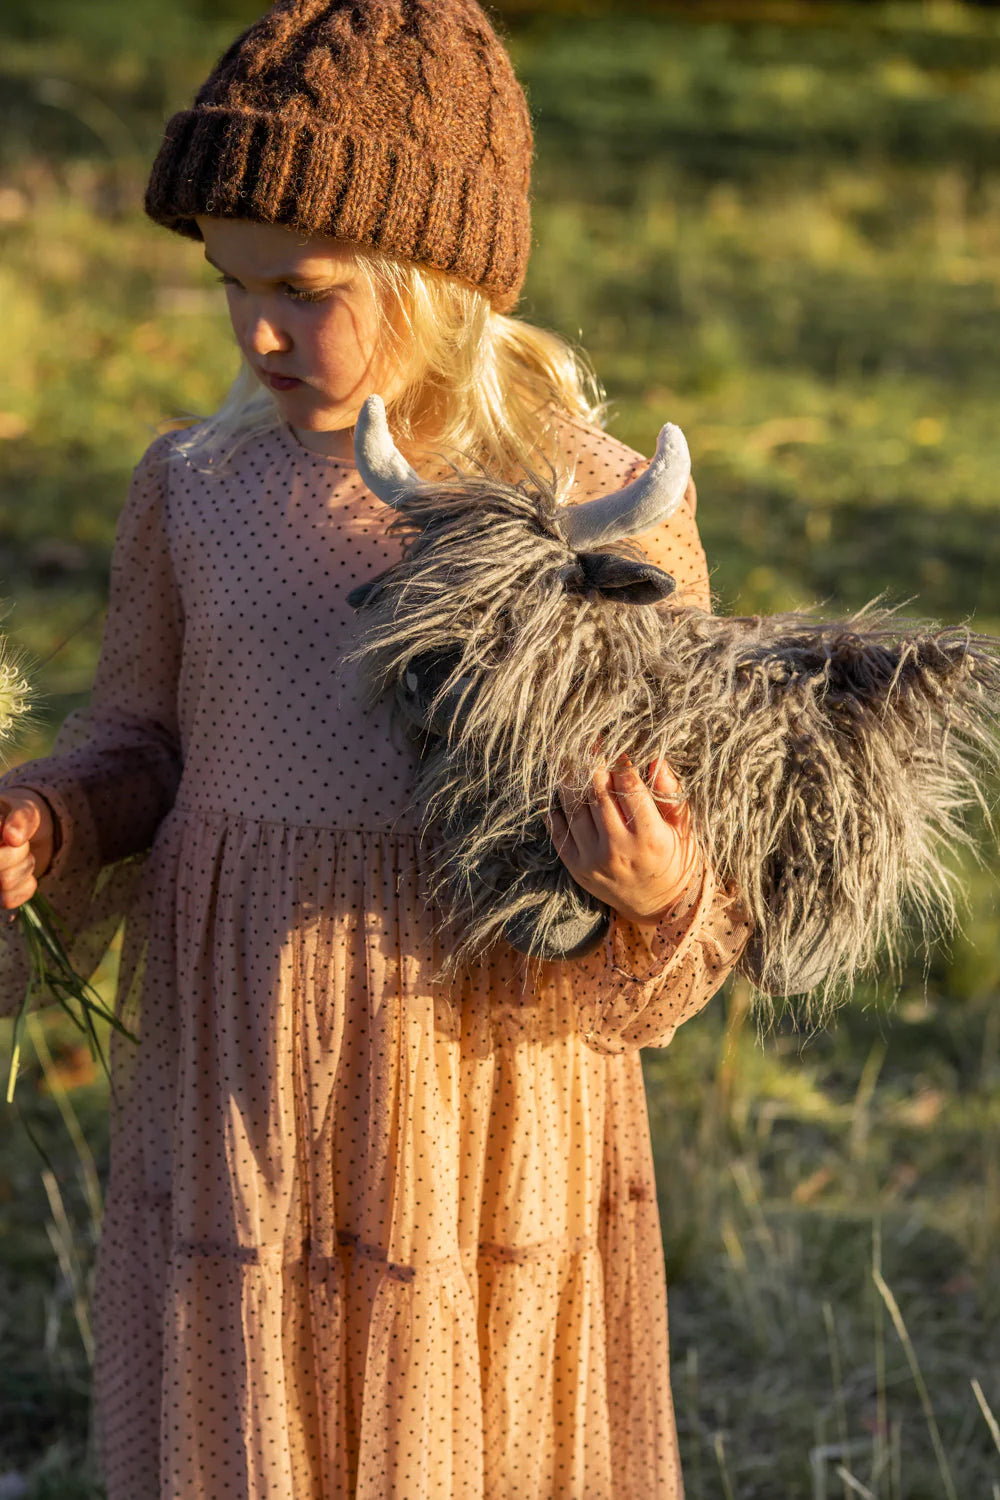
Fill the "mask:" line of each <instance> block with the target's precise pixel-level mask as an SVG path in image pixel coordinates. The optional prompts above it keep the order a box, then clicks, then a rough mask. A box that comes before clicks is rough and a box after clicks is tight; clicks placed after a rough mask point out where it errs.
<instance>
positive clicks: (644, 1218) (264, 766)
mask: <svg viewBox="0 0 1000 1500" xmlns="http://www.w3.org/2000/svg"><path fill="white" fill-rule="evenodd" d="M564 440H565V444H566V447H567V451H568V452H570V453H571V454H573V455H575V457H576V461H577V470H576V473H577V489H576V491H575V494H574V497H573V498H587V497H588V496H589V495H593V494H599V493H604V492H606V491H607V490H608V489H610V488H613V487H616V486H617V485H619V484H621V483H622V482H624V480H625V479H626V478H628V477H629V476H630V474H631V472H632V471H633V469H635V468H636V467H637V465H638V463H639V459H638V455H636V454H635V453H633V452H632V451H631V450H629V449H627V448H625V447H623V446H622V445H621V444H620V443H618V442H616V441H614V440H613V439H611V438H609V437H607V436H606V435H604V434H602V433H599V432H597V431H594V430H592V429H589V428H585V427H582V426H580V425H577V424H575V423H570V422H567V423H566V426H565V437H564ZM387 520H388V512H387V511H386V510H385V509H384V507H383V506H382V505H381V504H380V502H379V501H377V500H376V499H375V497H374V496H372V495H371V494H370V493H369V492H367V491H366V490H365V489H364V488H363V487H362V485H361V483H360V480H359V478H358V475H357V472H356V470H355V469H354V468H353V466H351V465H350V464H346V463H342V462H339V461H335V460H330V459H323V458H321V457H317V456H316V455H313V454H311V453H310V452H308V451H307V450H305V449H304V448H302V447H301V445H299V444H298V443H297V441H296V439H295V437H294V435H293V434H292V433H291V431H290V430H288V429H282V430H281V431H279V432H276V433H272V434H269V435H267V436H266V437H263V438H257V439H254V440H253V441H252V442H250V443H248V444H247V445H245V446H244V447H243V448H242V449H241V450H239V451H238V453H237V454H236V455H235V457H234V458H233V460H232V461H231V463H230V464H229V466H227V467H226V468H225V469H224V470H223V471H222V472H220V473H218V474H212V473H201V472H198V471H196V470H195V469H194V468H192V467H191V465H190V464H189V463H188V462H187V461H186V460H185V459H184V458H183V457H182V456H180V455H179V454H177V453H176V452H174V451H173V450H172V446H171V439H170V438H169V437H166V438H162V439H160V440H158V441H157V442H156V443H154V445H153V446H152V448H151V449H150V450H149V452H148V453H147V455H146V457H145V458H144V459H143V461H142V463H141V464H140V466H139V468H138V470H137V472H136V477H135V480H134V483H133V487H132V491H131V495H130V499H129V503H128V505H127V507H126V510H125V512H124V515H123V518H122V521H121V525H120V528H119V535H118V540H117V543H116V550H115V560H114V565H113V573H112V598H111V607H110V611H109V619H108V626H107V631H106V636H105V641H104V647H103V651H102V656H101V663H100V668H99V672H98V678H97V684H96V687H95V692H94V700H93V706H92V709H91V712H90V715H89V716H88V717H87V718H86V719H85V720H80V721H77V722H76V723H75V724H74V725H71V726H68V727H67V730H66V731H65V732H64V734H63V736H62V737H61V739H60V741H59V743H58V744H57V747H56V751H55V753H54V754H53V756H51V757H49V758H48V759H46V760H43V761H38V762H34V763H32V764H31V765H29V766H27V767H21V768H19V770H16V771H14V772H13V773H11V775H10V776H8V778H7V781H8V782H9V783H14V782H17V783H19V784H22V785H30V786H34V787H36V788H37V789H38V790H40V791H42V792H43V793H44V794H45V795H46V796H47V797H48V798H49V800H50V802H51V804H52V806H53V807H54V808H55V810H56V812H57V815H58V816H59V818H60V822H61V825H62V831H63V838H64V843H63V847H62V849H61V851H60V853H59V855H58V857H57V862H56V865H55V867H54V868H53V870H52V872H51V874H50V875H49V876H48V877H46V880H45V882H44V883H43V884H44V889H45V891H46V894H48V895H49V897H50V899H51V900H52V901H53V902H54V904H55V905H56V907H57V909H58V910H60V912H61V913H62V914H63V916H64V917H65V919H66V920H67V922H68V923H69V924H70V925H71V926H72V927H73V928H74V929H75V930H77V931H79V932H80V933H81V934H83V935H84V936H86V935H87V934H89V936H90V937H91V938H92V939H94V942H95V945H96V946H99V943H97V942H96V939H97V938H98V937H100V939H101V940H102V941H106V939H107V936H108V934H109V932H110V931H111V930H113V923H114V919H115V916H116V913H117V912H118V911H120V910H121V909H122V908H123V907H125V906H127V908H128V921H127V926H126V937H125V945H124V950H123V957H122V970H121V980H120V993H119V1000H118V1003H119V1008H120V1012H121V1014H122V1015H123V1017H124V1018H125V1019H126V1021H128V1022H129V1024H131V1025H133V1026H135V1027H137V1028H138V1029H139V1031H140V1033H141V1041H140V1044H139V1047H138V1048H137V1049H136V1048H133V1047H132V1045H131V1044H130V1043H127V1042H126V1043H119V1041H118V1039H116V1042H115V1049H114V1068H115V1075H116V1088H117V1093H118V1107H117V1109H116V1110H115V1111H114V1113H113V1119H112V1124H113V1130H112V1170H111V1180H110V1184H109V1189H108V1199H107V1210H106V1218H105V1224H104V1230H103V1238H102V1243H101V1251H100V1260H99V1267H98V1278H97V1287H96V1294H95V1320H96V1327H97V1332H98V1358H97V1367H96V1371H95V1393H96V1400H97V1417H98V1428H99V1434H100V1444H101V1453H102V1459H103V1465H104V1471H105V1476H106V1480H107V1485H108V1495H109V1500H180V1497H183V1500H198V1497H201V1500H265V1497H267V1500H333V1497H338V1500H339V1497H353V1500H459V1497H461V1500H483V1497H490V1500H555V1497H560V1500H638V1497H640V1496H641V1497H643V1500H668V1497H674V1496H678V1495H679V1494H680V1479H679V1474H678V1470H677V1449H676V1440H675V1433H674V1422H673V1412H672V1406H671V1397H670V1385H669V1375H668V1350H667V1321H666V1289H665V1285H664V1272H663V1256H662V1250H661V1243H660V1230H659V1221H658V1217H657V1206H656V1196H655V1188H654V1177H653V1164H652V1155H651V1150H650V1139H649V1128H648V1120H647V1111H646V1103H645V1098H644V1094H643V1083H642V1073H641V1068H640V1060H639V1052H638V1048H639V1047H640V1046H643V1045H663V1044H664V1043H666V1042H667V1041H669V1039H670V1037H671V1035H672V1034H673V1032H674V1030H675V1029H676V1027H677V1026H678V1025H679V1024H680V1023H681V1022H682V1021H684V1020H685V1019H687V1017H688V1016H690V1015H692V1014H693V1013H694V1012H695V1011H697V1010H698V1009H699V1008H700V1007H701V1006H702V1005H704V1004H705V1002H706V1001H707V999H708V998H709V996H710V995H711V994H712V993H713V992H714V991H715V990H716V989H717V988H718V986H719V985H720V984H721V982H722V980H723V979H724V977H725V975H726V973H727V972H728V970H729V969H730V968H731V967H732V965H733V963H734V962H735V959H736V957H737V956H738V954H739V952H740V950H741V947H742V944H743V942H744V941H745V938H746V927H745V925H744V922H743V918H742V913H741V911H740V908H739V905H738V903H737V901H736V900H735V898H734V897H733V896H732V894H731V893H728V892H726V891H723V890H720V889H717V887H716V884H715V882H714V881H713V878H712V875H711V872H705V873H704V875H703V876H699V878H698V879H697V880H696V881H695V882H694V883H693V885H692V887H691V889H690V890H689V891H688V892H686V894H685V896H684V898H683V900H682V901H681V902H680V903H679V904H678V906H677V907H676V908H675V910H674V911H672V912H671V913H669V914H668V915H667V917H665V919H664V920H663V922H662V923H661V924H660V927H659V928H658V929H657V930H656V932H655V934H654V935H653V936H651V937H649V938H647V937H645V936H643V934H642V933H640V932H639V931H638V930H637V929H633V928H631V927H629V926H628V925H627V924H624V923H615V924H613V926H612V932H611V934H610V936H609V939H608V942H607V946H606V949H605V950H604V951H602V952H599V953H597V954H596V955H593V956H591V957H590V958H588V959H586V960H583V961H581V962H579V963H576V964H569V965H565V966H556V965H550V966H545V967H540V968H531V967H529V966H527V965H526V964H525V963H524V962H523V961H522V960H520V959H519V958H518V957H517V956H516V955H515V954H514V953H513V952H511V951H509V950H506V949H504V950H503V951H502V952H498V953H497V954H496V955H494V956H493V958H492V959H491V961H490V962H488V963H487V962H484V963H483V964H482V965H481V966H479V967H478V968H475V969H473V970H471V971H470V972H468V973H467V974H465V975H464V976H463V977H462V979H461V981H460V982H458V983H456V984H454V985H453V986H452V987H451V988H450V989H449V988H447V987H446V986H444V985H443V984H442V983H441V982H440V981H439V980H438V978H437V974H438V969H439V966H440V963H441V959H442V953H441V950H440V947H439V938H438V937H437V936H436V934H435V922H434V914H433V912H432V911H431V910H429V907H428V902H427V899H426V889H427V870H426V862H425V857H424V853H423V851H422V848H421V845H420V842H419V840H418V837H417V831H418V824H419V809H414V808H413V807H412V805H411V803H410V787H411V783H412V774H413V764H412V758H411V752H410V750H409V749H408V748H407V746H406V745H405V744H404V743H402V742H401V741H400V740H399V739H398V737H396V736H395V735H394V733H393V730H392V727H391V724H390V720H389V717H388V711H387V710H386V709H384V708H382V707H379V708H377V709H376V710H375V711H373V712H367V711H365V710H364V709H363V707H362V706H361V702H360V692H359V690H358V686H357V683H356V681H355V679H354V676H353V674H352V671H351V669H350V667H349V666H348V665H347V664H346V663H345V656H346V655H347V653H348V652H349V651H350V650H351V649H352V647H353V645H354V644H355V642H356V632H357V629H358V622H357V619H356V617H355V615H354V613H353V611H351V610H350V608H349V606H348V605H347V602H346V596H347V593H348V591H349V590H350V589H351V588H352V587H353V586H354V585H355V584H357V583H359V582H361V581H363V580H364V579H366V578H369V577H371V576H373V575H374V574H376V573H378V572H380V571H381V570H382V569H383V568H384V567H385V566H386V564H387V563H388V562H389V561H391V560H392V558H393V557H394V556H395V555H396V553H395V550H394V548H395V544H394V543H393V542H392V541H391V540H390V539H388V538H387V536H386V524H387ZM644 543H645V544H646V546H647V550H648V551H649V552H650V554H651V556H652V557H653V559H654V561H656V562H657V563H658V564H659V565H660V566H662V567H664V568H666V569H668V570H669V571H670V572H671V573H672V574H674V575H675V577H676V578H677V580H678V584H679V586H680V588H681V590H682V591H687V592H688V594H689V596H692V597H694V598H697V599H699V600H701V602H706V601H707V582H706V575H705V562H704V556H703V554H702V551H701V547H700V545H699V542H698V537H697V532H696V529H695V524H694V516H693V510H692V508H691V507H690V506H687V505H685V506H682V507H681V510H680V512H679V513H678V515H676V516H675V517H673V518H672V519H671V520H670V521H669V522H668V523H667V524H666V525H664V526H663V527H662V528H661V530H660V532H659V533H656V534H654V535H653V536H652V537H647V538H645V539H644ZM81 738H82V743H79V744H75V743H74V740H80V739H81ZM14 1003H15V1004H16V1000H15V1001H14Z"/></svg>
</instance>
